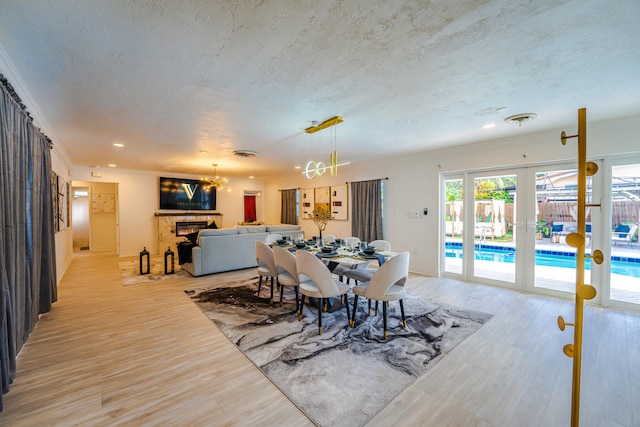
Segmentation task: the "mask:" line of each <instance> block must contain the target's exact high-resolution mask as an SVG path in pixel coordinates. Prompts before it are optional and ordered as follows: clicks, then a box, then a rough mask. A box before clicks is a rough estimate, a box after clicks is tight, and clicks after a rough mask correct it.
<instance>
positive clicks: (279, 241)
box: [277, 239, 287, 245]
mask: <svg viewBox="0 0 640 427" xmlns="http://www.w3.org/2000/svg"><path fill="white" fill-rule="evenodd" d="M277 242H278V244H279V245H284V244H285V243H287V239H278V240H277Z"/></svg>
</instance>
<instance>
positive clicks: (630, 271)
mask: <svg viewBox="0 0 640 427" xmlns="http://www.w3.org/2000/svg"><path fill="white" fill-rule="evenodd" d="M515 255H516V252H515V250H514V249H513V248H510V247H502V246H487V245H482V247H480V246H479V245H476V248H475V259H477V260H480V261H492V262H505V263H511V264H513V263H514V262H515ZM445 256H446V257H448V258H462V246H461V245H460V244H456V243H447V244H446V248H445ZM536 265H540V266H547V267H560V268H572V269H575V268H576V256H575V254H574V253H571V252H561V251H548V250H541V249H538V250H536ZM584 265H585V269H586V270H591V260H590V259H585V262H584ZM611 272H612V273H614V274H621V275H624V276H631V277H639V278H640V258H629V257H618V256H614V257H612V260H611Z"/></svg>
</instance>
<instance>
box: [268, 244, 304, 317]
mask: <svg viewBox="0 0 640 427" xmlns="http://www.w3.org/2000/svg"><path fill="white" fill-rule="evenodd" d="M273 261H274V263H275V265H276V270H277V271H278V284H279V285H280V305H282V297H283V294H284V288H285V286H292V287H293V289H294V290H295V292H296V313H299V307H298V301H299V300H300V297H299V291H298V285H299V281H298V269H297V267H296V257H295V255H293V254H292V253H291V252H289V251H288V250H286V249H284V248H281V247H280V246H275V247H274V248H273Z"/></svg>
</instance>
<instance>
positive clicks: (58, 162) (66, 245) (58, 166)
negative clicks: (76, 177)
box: [51, 142, 73, 283]
mask: <svg viewBox="0 0 640 427" xmlns="http://www.w3.org/2000/svg"><path fill="white" fill-rule="evenodd" d="M53 147H54V148H53V150H52V151H51V167H52V169H53V171H54V172H55V173H56V174H58V176H59V177H61V178H63V179H64V180H65V181H67V182H69V184H71V177H70V176H69V171H70V170H71V167H70V162H69V160H68V158H67V155H66V153H65V151H64V150H63V149H62V148H61V147H59V146H57V145H56V144H55V142H54V146H53ZM55 245H56V278H57V281H58V283H60V280H61V279H62V276H64V273H65V272H66V271H67V268H68V267H69V264H71V260H72V259H73V235H72V228H71V227H67V228H65V229H64V230H61V231H59V232H57V233H56V236H55Z"/></svg>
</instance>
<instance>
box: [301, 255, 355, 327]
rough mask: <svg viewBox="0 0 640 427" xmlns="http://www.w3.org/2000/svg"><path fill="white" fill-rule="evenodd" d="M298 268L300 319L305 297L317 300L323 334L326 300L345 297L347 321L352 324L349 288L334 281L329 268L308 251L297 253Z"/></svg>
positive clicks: (319, 322)
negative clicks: (323, 314)
mask: <svg viewBox="0 0 640 427" xmlns="http://www.w3.org/2000/svg"><path fill="white" fill-rule="evenodd" d="M296 268H297V270H298V279H299V281H300V293H301V294H302V295H301V297H300V314H299V318H300V319H301V318H302V310H304V299H305V296H307V297H310V298H316V300H317V301H318V304H317V308H318V333H319V334H322V311H323V310H324V303H325V300H326V299H327V298H341V297H342V296H344V297H345V298H344V305H345V309H346V311H347V320H348V321H349V323H351V318H350V313H349V298H347V293H348V292H349V286H347V285H345V284H344V283H342V282H340V281H339V280H336V279H334V278H333V274H332V273H331V272H330V271H329V269H328V268H327V266H326V265H324V263H323V262H322V261H321V260H320V259H319V258H318V257H316V256H315V255H314V254H312V253H309V252H307V251H298V252H297V253H296Z"/></svg>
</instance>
